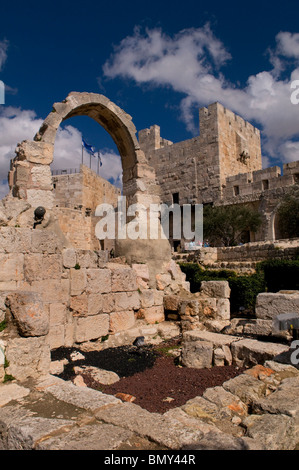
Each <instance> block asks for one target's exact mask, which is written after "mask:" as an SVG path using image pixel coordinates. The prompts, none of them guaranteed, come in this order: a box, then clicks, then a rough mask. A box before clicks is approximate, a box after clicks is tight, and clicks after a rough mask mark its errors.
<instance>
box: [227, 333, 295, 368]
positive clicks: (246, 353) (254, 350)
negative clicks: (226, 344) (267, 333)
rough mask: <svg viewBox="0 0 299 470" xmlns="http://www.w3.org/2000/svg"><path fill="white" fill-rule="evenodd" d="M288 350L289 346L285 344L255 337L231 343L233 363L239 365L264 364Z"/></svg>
mask: <svg viewBox="0 0 299 470" xmlns="http://www.w3.org/2000/svg"><path fill="white" fill-rule="evenodd" d="M288 350H289V347H288V346H285V345H281V344H277V343H269V342H267V343H263V342H262V341H257V340H254V339H243V340H240V341H235V342H233V343H232V344H231V351H232V356H233V363H234V364H236V365H237V366H247V365H254V364H263V363H264V362H265V361H267V360H272V359H274V358H275V357H276V356H278V355H279V354H282V353H283V352H286V351H288Z"/></svg>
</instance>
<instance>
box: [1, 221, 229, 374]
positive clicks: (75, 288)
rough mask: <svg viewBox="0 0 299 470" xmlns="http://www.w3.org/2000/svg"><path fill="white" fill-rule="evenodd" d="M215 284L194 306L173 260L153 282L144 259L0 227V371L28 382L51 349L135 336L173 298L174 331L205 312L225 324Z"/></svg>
mask: <svg viewBox="0 0 299 470" xmlns="http://www.w3.org/2000/svg"><path fill="white" fill-rule="evenodd" d="M207 284H209V283H207ZM212 284H213V283H212ZM216 284H217V283H216ZM225 284H226V283H225ZM215 287H217V286H214V287H213V286H212V289H209V288H208V285H207V286H206V291H203V292H201V293H197V294H196V302H195V303H194V302H193V300H192V294H190V290H189V283H188V282H186V281H185V275H184V274H183V273H182V272H181V270H180V269H179V267H178V266H177V264H176V263H175V261H173V260H171V261H170V262H165V264H164V266H162V267H161V270H160V273H159V274H157V275H156V276H155V279H154V280H153V279H152V278H151V276H150V272H149V268H148V266H147V265H146V264H132V265H128V264H127V263H126V261H125V259H123V258H118V259H109V256H108V253H107V252H106V251H92V250H82V249H75V248H72V247H65V246H64V245H63V244H62V243H61V239H59V238H58V237H57V234H56V233H55V232H51V230H47V229H29V228H27V229H26V228H17V227H1V230H0V323H2V322H3V321H5V322H6V328H5V329H4V330H3V331H2V333H1V335H0V359H3V361H2V362H1V367H0V369H1V374H0V375H1V377H2V378H3V377H4V371H5V374H8V375H12V376H13V377H15V378H16V379H17V380H25V379H26V378H28V377H35V376H38V375H42V374H47V373H48V372H49V370H50V369H49V368H50V365H51V359H50V351H51V350H53V349H56V348H59V347H62V346H64V347H72V346H74V345H79V344H82V343H83V344H87V345H88V344H89V343H90V342H91V343H92V344H93V346H92V347H98V348H102V345H103V343H102V341H103V339H105V340H106V339H107V338H112V340H111V341H112V343H111V341H110V342H108V344H113V338H117V336H118V335H122V334H124V333H125V332H128V331H130V330H131V329H132V334H134V332H135V334H136V331H137V327H138V325H140V323H141V324H142V325H144V326H146V325H157V324H161V323H163V322H165V320H166V319H167V318H166V315H165V311H166V310H169V309H171V308H172V307H170V306H169V305H170V304H169V300H170V299H172V301H173V302H176V305H178V304H180V312H179V313H180V318H177V319H176V320H178V321H179V323H178V324H177V325H178V326H176V328H177V329H176V333H177V334H179V333H180V331H181V328H182V329H183V331H185V330H189V329H194V328H196V327H198V325H199V324H200V321H201V320H200V318H202V317H203V318H205V319H206V320H207V321H212V322H213V321H215V322H216V323H217V321H220V322H221V321H222V322H223V321H225V324H227V322H229V317H230V313H229V298H228V297H229V293H228V290H227V288H226V290H225V288H224V290H223V288H222V290H221V289H220V292H216V291H215ZM218 290H219V289H218ZM222 291H223V292H224V291H225V295H224V294H223V292H222ZM222 294H223V295H222ZM222 297H223V298H222ZM166 302H167V304H166ZM195 304H196V308H195V309H194V305H195ZM190 306H191V307H192V308H191V307H190ZM168 313H169V312H168ZM167 320H170V319H167ZM180 324H181V326H179V325H180ZM169 325H170V327H171V321H170V322H169ZM133 339H134V338H132V335H131V336H130V340H131V341H133ZM96 344H97V345H98V346H96ZM4 360H5V362H6V361H7V363H8V364H9V365H8V367H7V366H6V367H5V369H4Z"/></svg>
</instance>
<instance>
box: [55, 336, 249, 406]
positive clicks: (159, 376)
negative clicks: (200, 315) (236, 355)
mask: <svg viewBox="0 0 299 470" xmlns="http://www.w3.org/2000/svg"><path fill="white" fill-rule="evenodd" d="M180 345H181V337H178V338H174V339H172V340H169V341H165V342H163V343H161V344H159V345H157V346H152V345H147V346H146V347H143V348H140V350H136V348H134V347H132V346H120V347H117V348H109V349H104V350H102V351H92V352H89V353H86V352H83V354H84V356H85V359H84V360H77V361H75V362H73V361H72V360H71V359H70V353H71V352H72V351H73V350H74V348H59V349H57V350H55V351H52V360H59V359H62V358H64V357H66V358H68V360H69V364H68V365H67V366H66V367H65V370H64V372H63V374H61V375H60V377H61V378H63V379H65V380H74V378H75V376H76V375H75V373H74V369H73V367H74V365H83V364H84V365H86V366H88V365H93V366H96V367H100V368H102V369H106V370H111V371H114V372H116V373H117V374H118V375H119V376H120V380H119V381H118V382H116V383H115V384H113V385H103V384H101V383H99V382H97V381H95V380H94V379H93V378H92V377H91V376H90V375H88V374H81V375H82V378H83V380H84V382H85V384H86V385H87V386H88V387H90V388H93V389H96V390H100V391H102V392H104V393H107V394H109V395H116V394H119V393H121V394H127V395H132V396H133V397H135V399H134V403H135V404H137V405H139V406H141V407H142V408H144V409H146V410H148V411H150V412H151V413H165V412H166V411H168V410H170V409H172V408H175V407H178V406H182V405H184V404H185V403H186V402H187V401H188V400H190V399H191V398H194V397H196V396H201V395H202V394H203V393H204V391H205V390H206V389H207V388H210V387H215V386H218V385H222V384H223V382H225V381H227V380H229V379H231V378H233V377H236V376H237V375H239V374H240V373H242V372H243V371H244V369H242V368H237V367H235V366H223V367H216V366H215V367H212V368H210V369H194V368H189V367H181V366H179V365H178V364H177V362H178V360H177V358H174V357H173V356H170V355H169V354H168V350H169V349H173V348H174V349H176V348H178V347H180Z"/></svg>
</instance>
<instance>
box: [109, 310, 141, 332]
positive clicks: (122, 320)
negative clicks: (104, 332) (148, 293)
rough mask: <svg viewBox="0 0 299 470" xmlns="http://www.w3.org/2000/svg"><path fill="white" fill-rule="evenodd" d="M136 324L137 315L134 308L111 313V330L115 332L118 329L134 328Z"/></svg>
mask: <svg viewBox="0 0 299 470" xmlns="http://www.w3.org/2000/svg"><path fill="white" fill-rule="evenodd" d="M134 324H135V315H134V312H133V310H126V311H123V312H112V313H111V314H110V324H109V332H110V333H112V334H114V333H117V332H118V331H123V330H127V329H128V328H132V327H133V326H134Z"/></svg>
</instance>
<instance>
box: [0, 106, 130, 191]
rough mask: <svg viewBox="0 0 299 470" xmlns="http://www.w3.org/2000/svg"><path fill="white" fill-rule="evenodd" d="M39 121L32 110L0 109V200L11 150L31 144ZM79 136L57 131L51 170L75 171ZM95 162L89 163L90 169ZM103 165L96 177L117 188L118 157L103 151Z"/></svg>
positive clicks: (68, 130) (69, 128)
mask: <svg viewBox="0 0 299 470" xmlns="http://www.w3.org/2000/svg"><path fill="white" fill-rule="evenodd" d="M42 123H43V120H42V119H40V118H38V117H37V116H36V113H35V112H34V111H32V110H22V109H20V108H13V107H6V106H3V107H1V108H0V135H1V142H0V199H2V198H3V197H4V196H5V195H6V194H7V193H8V191H9V188H8V184H7V174H8V171H9V167H10V160H11V159H13V158H14V157H15V149H16V146H17V144H18V143H20V142H22V141H23V140H26V139H28V140H32V139H33V137H34V135H35V134H36V132H37V131H38V130H39V128H40V126H41V124H42ZM81 141H82V134H81V132H80V131H79V130H78V129H76V128H75V127H73V126H70V125H68V126H65V127H64V128H59V129H58V131H57V135H56V140H55V147H54V161H53V164H52V168H53V169H64V168H65V169H69V168H79V166H80V163H81V160H82V150H81ZM94 161H95V159H92V162H93V167H92V168H93V169H95V170H96V167H94ZM102 162H103V165H102V167H101V168H100V174H101V176H102V177H103V178H105V179H110V181H111V182H112V183H113V184H115V185H117V186H119V187H120V186H121V181H122V166H121V160H120V156H119V155H117V154H115V153H114V152H113V151H112V150H107V149H104V150H103V152H102ZM84 163H85V164H86V165H88V166H89V157H88V156H86V155H85V157H84Z"/></svg>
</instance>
